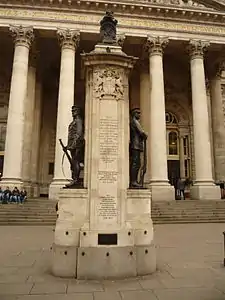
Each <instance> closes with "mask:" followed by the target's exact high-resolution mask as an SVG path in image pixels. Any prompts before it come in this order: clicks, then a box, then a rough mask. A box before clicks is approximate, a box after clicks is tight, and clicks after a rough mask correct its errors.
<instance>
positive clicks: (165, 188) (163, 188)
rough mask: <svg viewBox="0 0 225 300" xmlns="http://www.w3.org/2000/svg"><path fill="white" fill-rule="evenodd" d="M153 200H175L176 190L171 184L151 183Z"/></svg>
mask: <svg viewBox="0 0 225 300" xmlns="http://www.w3.org/2000/svg"><path fill="white" fill-rule="evenodd" d="M150 188H151V192H152V201H172V200H175V190H174V187H173V186H171V185H169V184H168V185H153V184H152V185H150Z"/></svg>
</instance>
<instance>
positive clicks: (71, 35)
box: [57, 29, 80, 50]
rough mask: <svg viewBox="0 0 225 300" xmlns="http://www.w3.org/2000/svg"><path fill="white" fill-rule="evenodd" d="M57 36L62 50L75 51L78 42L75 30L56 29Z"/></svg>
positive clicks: (78, 35)
mask: <svg viewBox="0 0 225 300" xmlns="http://www.w3.org/2000/svg"><path fill="white" fill-rule="evenodd" d="M57 36H58V40H59V43H60V45H61V47H62V48H70V49H74V50H76V49H77V47H78V46H79V42H80V33H79V32H78V31H76V30H70V29H58V30H57Z"/></svg>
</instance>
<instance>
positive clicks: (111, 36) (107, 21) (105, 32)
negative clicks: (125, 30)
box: [100, 11, 117, 44]
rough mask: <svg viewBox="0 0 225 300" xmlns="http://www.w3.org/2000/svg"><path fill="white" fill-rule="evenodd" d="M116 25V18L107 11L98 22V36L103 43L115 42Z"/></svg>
mask: <svg viewBox="0 0 225 300" xmlns="http://www.w3.org/2000/svg"><path fill="white" fill-rule="evenodd" d="M116 25H117V20H116V19H115V18H114V16H113V12H112V11H107V12H106V14H105V16H104V17H103V19H102V20H101V22H100V26H101V28H100V37H101V42H102V43H104V44H116Z"/></svg>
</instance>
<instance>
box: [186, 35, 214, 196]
mask: <svg viewBox="0 0 225 300" xmlns="http://www.w3.org/2000/svg"><path fill="white" fill-rule="evenodd" d="M208 46H209V44H208V43H206V42H202V41H195V40H192V41H190V43H189V53H190V66H191V86H192V110H193V125H194V153H195V170H196V179H195V186H194V188H193V194H192V196H193V198H195V199H218V198H219V194H218V192H217V189H216V187H215V186H214V185H213V176H212V156H211V144H210V131H209V114H208V104H207V94H206V82H205V70H204V50H205V49H206V48H207V47H208Z"/></svg>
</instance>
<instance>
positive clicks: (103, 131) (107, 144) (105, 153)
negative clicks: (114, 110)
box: [99, 118, 118, 163]
mask: <svg viewBox="0 0 225 300" xmlns="http://www.w3.org/2000/svg"><path fill="white" fill-rule="evenodd" d="M99 130H100V136H99V138H100V159H102V160H103V161H104V162H105V163H112V162H114V161H115V160H117V154H118V121H117V120H114V119H112V118H104V119H101V120H100V128H99Z"/></svg>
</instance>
